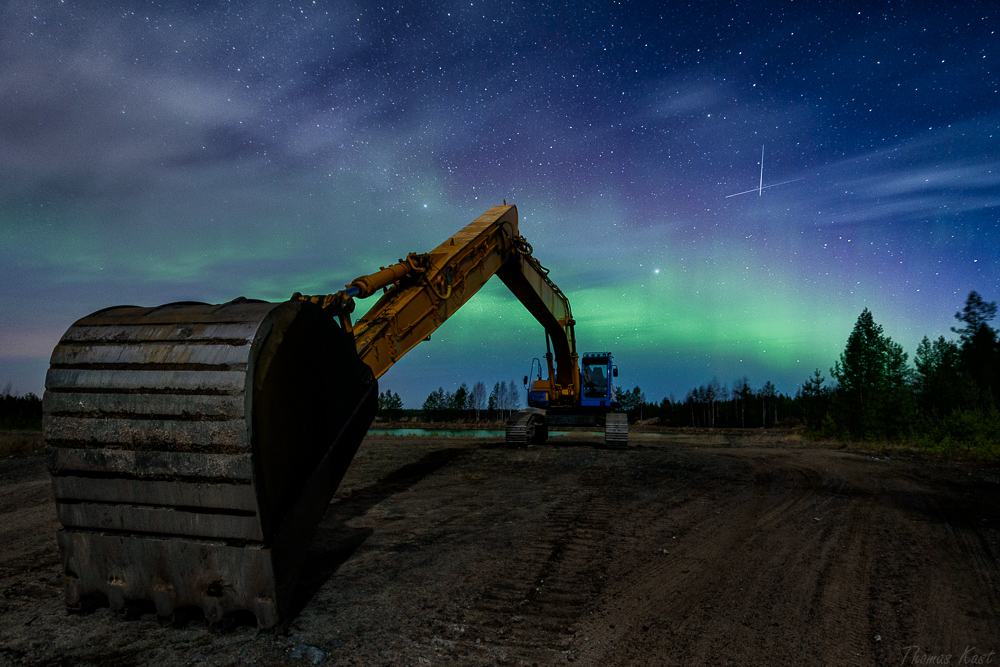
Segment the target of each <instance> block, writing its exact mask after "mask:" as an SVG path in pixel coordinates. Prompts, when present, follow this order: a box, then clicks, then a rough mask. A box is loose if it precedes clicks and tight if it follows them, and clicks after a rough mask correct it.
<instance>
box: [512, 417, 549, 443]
mask: <svg viewBox="0 0 1000 667" xmlns="http://www.w3.org/2000/svg"><path fill="white" fill-rule="evenodd" d="M548 437H549V430H548V427H547V426H546V424H545V414H544V413H543V412H542V411H541V410H537V409H534V408H528V409H526V410H521V411H520V412H516V413H514V414H513V415H511V416H510V418H509V419H508V420H507V446H508V447H527V446H528V445H529V444H532V445H536V444H541V443H543V442H545V441H546V439H548Z"/></svg>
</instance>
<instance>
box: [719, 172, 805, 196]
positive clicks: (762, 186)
mask: <svg viewBox="0 0 1000 667" xmlns="http://www.w3.org/2000/svg"><path fill="white" fill-rule="evenodd" d="M804 178H805V176H799V177H798V178H793V179H791V180H790V181H782V182H781V183H771V184H770V185H760V186H758V187H757V192H758V193H760V191H761V190H767V189H768V188H776V187H778V186H779V185H784V184H785V183H794V182H795V181H801V180H802V179H804ZM751 192H753V190H744V191H743V192H737V193H736V194H732V195H726V197H725V198H726V199H729V198H730V197H739V196H740V195H745V194H750V193H751Z"/></svg>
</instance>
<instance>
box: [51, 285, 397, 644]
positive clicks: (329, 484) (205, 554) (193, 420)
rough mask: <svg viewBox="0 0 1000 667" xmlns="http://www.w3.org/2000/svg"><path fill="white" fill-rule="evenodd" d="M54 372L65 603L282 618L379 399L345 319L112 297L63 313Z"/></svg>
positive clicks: (283, 306) (297, 309) (265, 623)
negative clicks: (70, 319)
mask: <svg viewBox="0 0 1000 667" xmlns="http://www.w3.org/2000/svg"><path fill="white" fill-rule="evenodd" d="M45 386H46V392H45V398H44V411H45V416H44V429H45V440H46V453H47V456H48V463H49V470H50V472H51V473H52V484H53V490H54V492H55V498H56V509H57V512H58V516H59V521H60V522H61V523H62V526H63V528H62V529H61V530H60V531H59V533H58V542H59V548H60V550H61V552H62V558H63V569H64V576H65V584H66V588H65V593H66V603H67V604H68V605H69V606H70V607H74V606H78V605H79V604H80V603H81V600H82V599H83V598H84V597H85V596H89V595H91V594H103V595H104V596H106V597H107V599H108V601H109V603H110V604H111V606H112V607H113V608H115V609H117V610H121V609H124V608H125V607H126V606H127V605H128V604H129V603H130V602H131V601H136V600H152V601H153V603H155V605H156V610H157V613H158V614H159V615H161V616H171V615H172V614H173V613H174V610H175V609H177V608H179V607H184V606H197V607H200V608H201V609H202V610H203V611H204V614H205V617H206V619H207V620H208V621H209V622H218V621H221V620H223V619H224V618H225V617H226V616H227V615H228V614H230V613H232V612H237V611H249V612H251V613H253V614H254V615H255V616H256V618H257V623H258V625H259V626H260V627H262V628H270V627H273V626H275V625H276V624H278V623H280V622H281V621H282V619H283V617H284V615H285V613H286V611H287V608H288V603H289V600H290V598H291V593H292V590H293V588H294V586H295V583H296V580H297V578H298V574H299V571H300V569H301V567H302V563H303V560H304V556H305V553H306V549H307V546H308V544H309V542H310V541H311V539H312V535H313V532H314V531H315V528H316V525H317V524H318V523H319V520H320V519H321V518H322V515H323V512H324V511H325V510H326V507H327V506H328V505H329V502H330V499H331V497H332V496H333V494H334V492H335V491H336V489H337V486H338V485H339V484H340V480H341V479H342V478H343V476H344V473H345V472H346V470H347V467H348V466H349V465H350V462H351V460H352V459H353V457H354V454H355V452H356V451H357V449H358V446H359V445H360V443H361V440H362V439H363V438H364V435H365V433H366V432H367V429H368V426H369V425H370V424H371V422H372V420H373V419H374V415H375V407H376V401H377V395H378V386H377V382H376V381H375V378H374V376H373V375H372V372H371V370H370V369H369V368H368V367H367V366H366V365H365V364H364V363H363V362H361V360H360V359H359V358H358V355H357V352H356V351H355V347H354V341H353V339H352V338H351V336H350V335H349V334H347V333H345V332H344V331H343V330H342V329H341V328H340V326H339V325H338V324H337V323H336V322H335V321H334V320H333V319H332V318H330V317H329V316H328V315H327V314H326V313H324V312H323V311H322V310H321V309H320V308H319V307H318V306H315V305H314V304H310V303H305V302H301V301H296V302H284V303H266V302H259V301H248V300H245V299H238V300H236V301H233V302H230V303H227V304H222V305H208V304H192V303H180V304H168V305H165V306H160V307H157V308H138V307H132V306H124V307H116V308H110V309H106V310H102V311H99V312H97V313H94V314H92V315H89V316H87V317H84V318H83V319H81V320H79V321H78V322H76V323H75V324H74V325H73V326H72V327H70V328H69V330H68V331H67V332H66V334H65V335H64V336H63V338H62V340H61V341H60V342H59V345H58V346H57V347H56V349H55V351H54V352H53V353H52V360H51V365H50V368H49V372H48V375H47V377H46V382H45Z"/></svg>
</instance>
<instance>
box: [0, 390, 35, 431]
mask: <svg viewBox="0 0 1000 667" xmlns="http://www.w3.org/2000/svg"><path fill="white" fill-rule="evenodd" d="M12 388H13V385H12V384H10V383H8V384H7V386H6V387H4V389H3V391H2V392H0V428H10V429H39V428H41V427H42V399H40V398H38V397H37V396H35V395H34V394H32V393H28V394H25V395H24V396H18V395H15V394H13V393H12V392H11V390H12Z"/></svg>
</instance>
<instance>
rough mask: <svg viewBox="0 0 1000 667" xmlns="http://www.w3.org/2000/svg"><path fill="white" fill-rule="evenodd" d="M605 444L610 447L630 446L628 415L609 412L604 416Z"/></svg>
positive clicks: (623, 447) (621, 447)
mask: <svg viewBox="0 0 1000 667" xmlns="http://www.w3.org/2000/svg"><path fill="white" fill-rule="evenodd" d="M604 446H605V447H607V448H609V449H626V448H627V447H628V415H626V414H625V413H622V412H609V413H608V415H607V416H606V417H605V418H604Z"/></svg>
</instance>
